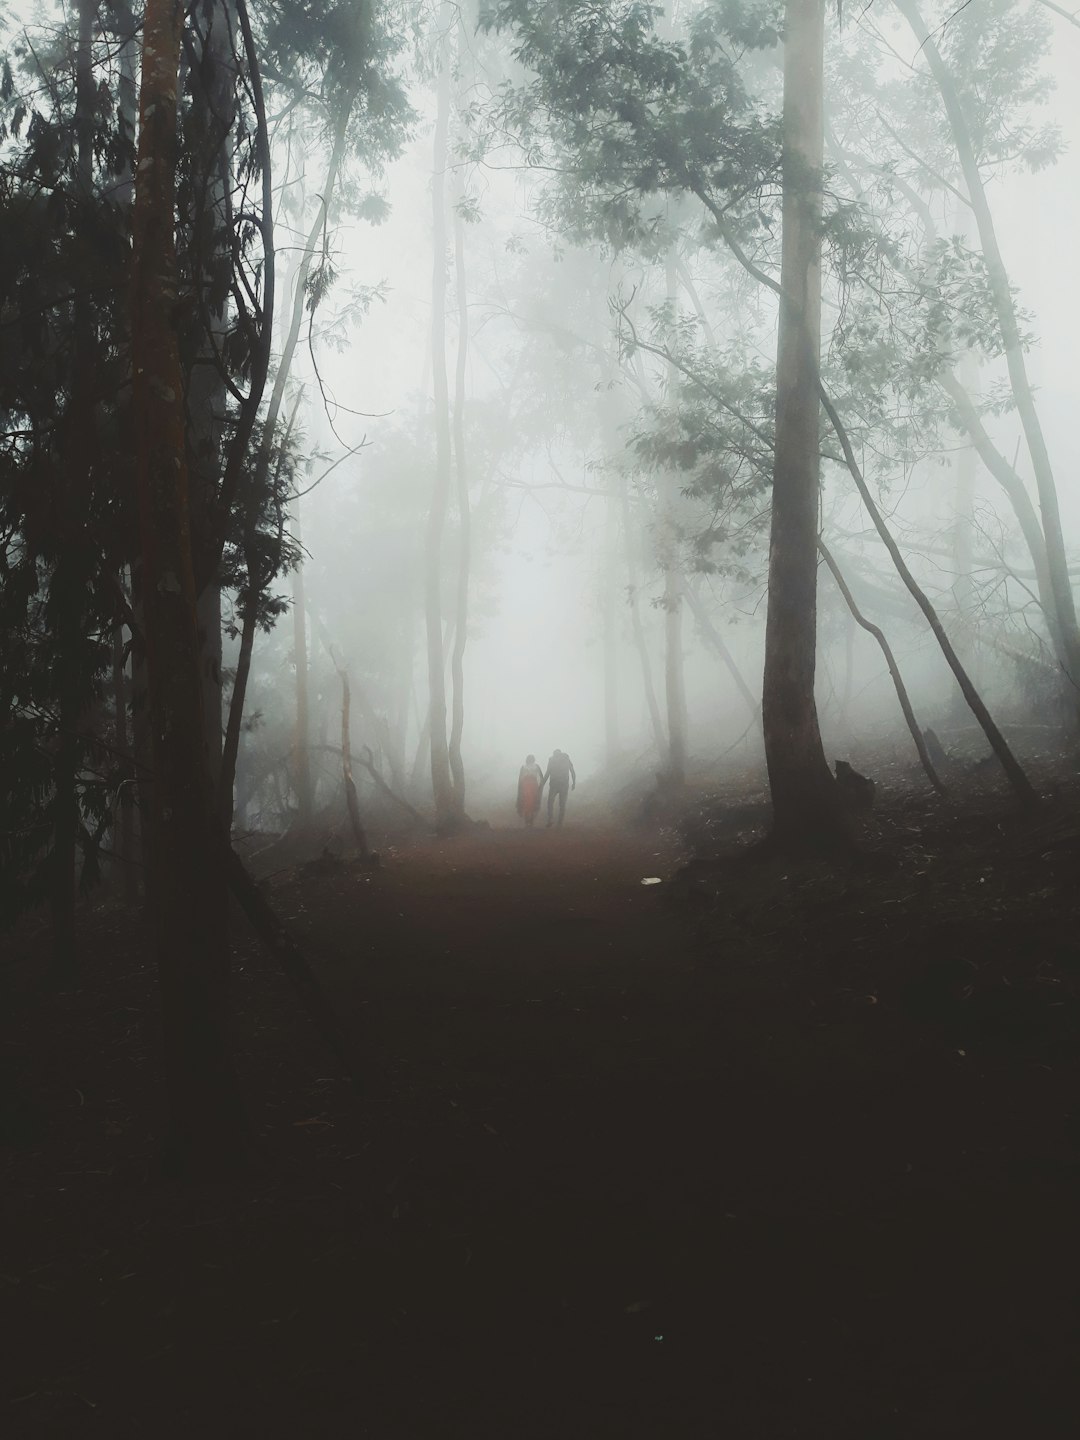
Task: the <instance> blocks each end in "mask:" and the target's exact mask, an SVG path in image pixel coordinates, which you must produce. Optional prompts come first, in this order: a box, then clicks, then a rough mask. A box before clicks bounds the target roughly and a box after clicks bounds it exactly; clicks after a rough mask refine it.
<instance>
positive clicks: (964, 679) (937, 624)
mask: <svg viewBox="0 0 1080 1440" xmlns="http://www.w3.org/2000/svg"><path fill="white" fill-rule="evenodd" d="M819 395H820V398H821V402H822V404H823V405H824V406H825V410H826V413H827V414H828V416H829V419H830V421H831V422H832V426H833V429H834V430H835V431H836V437H837V439H838V440H839V441H840V447H841V449H842V450H843V452H844V459H845V460H846V461H847V467H848V471H849V472H850V474H851V478H852V479H853V480H854V481H855V486H856V489H857V490H858V492H859V495H860V496H861V498H862V502H863V504H864V505H865V506H866V509H867V511H868V512H869V515H870V519H871V520H872V521H873V522H874V529H875V530H876V531H877V532H878V534H879V535H880V536H881V539H882V540H883V541H884V543H885V548H886V549H887V550H888V552H889V554H890V556H891V557H892V562H893V564H894V565H895V566H896V571H897V574H898V575H899V576H900V578H901V580H903V582H904V584H905V585H906V586H907V589H908V593H909V594H910V595H911V597H912V599H913V600H914V601H915V603H916V605H918V607H919V609H920V610H921V611H922V612H923V615H924V616H925V617H926V620H927V623H928V624H929V626H930V629H931V631H932V632H933V635H934V638H935V639H936V640H937V642H938V646H939V648H940V650H941V653H942V655H944V657H945V663H946V664H947V665H948V666H949V669H950V670H951V671H952V672H953V675H954V676H955V677H956V683H957V684H958V685H959V686H960V691H961V693H962V694H963V697H964V699H965V700H966V701H967V703H968V706H969V708H970V709H971V712H972V714H973V715H974V716H975V718H976V720H977V721H978V722H979V724H980V725H981V726H982V730H983V734H984V735H985V736H986V738H987V740H988V741H989V742H990V748H991V749H992V750H993V752H994V754H995V755H996V756H997V758H998V760H999V761H1000V762H1001V768H1002V769H1003V770H1004V771H1005V774H1006V776H1007V777H1008V780H1009V784H1010V785H1011V786H1012V787H1013V791H1014V792H1015V794H1016V796H1017V798H1018V799H1019V801H1020V803H1021V804H1022V805H1025V806H1028V805H1034V804H1035V803H1036V802H1037V800H1038V796H1037V795H1036V793H1035V791H1034V789H1033V788H1032V785H1031V781H1030V780H1029V779H1028V778H1027V776H1026V775H1025V774H1024V771H1023V770H1022V769H1021V767H1020V765H1019V764H1018V763H1017V760H1016V757H1015V756H1014V755H1013V753H1012V751H1011V750H1010V749H1009V746H1008V744H1007V743H1006V741H1005V737H1004V736H1003V735H1002V733H1001V731H1000V730H999V729H998V727H997V725H996V724H995V723H994V719H993V717H992V715H991V714H990V712H989V710H988V709H987V708H986V705H985V703H984V701H983V698H982V696H981V695H980V694H979V692H978V690H977V689H976V688H975V686H974V685H973V684H972V682H971V677H970V676H969V675H968V673H967V671H966V670H965V669H964V667H963V665H962V664H961V663H960V658H959V656H958V655H957V653H956V651H955V650H954V649H953V647H952V644H951V643H950V641H949V637H948V635H947V634H946V633H945V627H944V626H943V625H942V623H941V620H940V618H939V616H938V613H937V611H936V610H935V609H934V607H933V605H931V603H930V600H929V598H928V596H927V595H926V592H925V591H924V590H923V589H922V587H921V586H920V585H919V584H918V582H917V581H916V579H915V577H914V575H912V573H911V571H910V570H909V569H908V567H907V564H906V563H905V561H904V557H903V556H902V555H901V554H900V548H899V546H898V545H897V543H896V541H895V540H894V539H893V537H892V535H891V534H890V532H889V527H888V526H887V525H886V524H885V521H884V519H883V518H882V514H881V511H880V510H879V509H878V507H877V505H876V503H875V501H874V497H873V496H872V495H871V494H870V490H869V488H868V486H867V484H866V480H865V478H864V476H863V473H862V471H861V469H860V468H859V463H858V461H857V460H856V459H855V451H854V450H853V449H852V445H851V440H850V438H849V437H848V433H847V431H846V430H845V429H844V426H843V423H842V422H841V420H840V416H839V415H838V414H837V412H836V406H835V405H834V404H833V403H832V401H831V400H830V399H829V397H828V395H827V394H826V393H825V391H824V389H822V388H820V387H819Z"/></svg>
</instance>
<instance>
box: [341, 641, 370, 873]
mask: <svg viewBox="0 0 1080 1440" xmlns="http://www.w3.org/2000/svg"><path fill="white" fill-rule="evenodd" d="M334 664H335V668H336V669H337V672H338V677H339V679H340V680H341V772H342V778H343V779H344V781H345V808H346V810H347V811H348V814H349V825H350V827H351V829H352V833H353V840H354V841H355V842H356V848H357V849H358V850H359V852H360V855H361V858H362V859H364V860H368V859H370V858H371V847H370V846H369V845H368V838H367V832H366V831H365V830H364V826H363V822H362V821H361V819H360V801H359V799H358V798H357V794H356V782H355V780H354V779H353V772H352V735H351V726H350V713H351V706H350V695H349V675H348V672H347V671H346V670H345V669H344V667H343V666H341V665H338V664H337V662H336V661H335V662H334Z"/></svg>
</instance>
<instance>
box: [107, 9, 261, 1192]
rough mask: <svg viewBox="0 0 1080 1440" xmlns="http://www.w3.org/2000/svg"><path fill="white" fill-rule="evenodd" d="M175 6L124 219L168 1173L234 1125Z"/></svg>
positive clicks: (213, 1149) (161, 37) (228, 1150)
mask: <svg viewBox="0 0 1080 1440" xmlns="http://www.w3.org/2000/svg"><path fill="white" fill-rule="evenodd" d="M182 23H183V10H182V8H181V7H180V6H178V5H176V4H175V3H173V0H148V3H147V5H146V11H145V17H144V23H143V67H142V84H141V93H140V128H139V160H138V165H137V166H136V186H135V210H134V217H133V227H134V236H133V251H132V306H131V343H132V362H133V364H132V369H133V380H134V396H133V408H134V415H135V427H136V435H137V451H136V479H137V492H138V497H139V517H140V530H141V541H142V545H141V548H142V582H143V583H142V602H143V613H144V616H145V624H146V646H147V670H148V676H149V686H150V720H151V734H152V744H153V758H154V783H153V786H152V791H153V823H154V843H153V847H152V858H153V862H154V884H153V888H152V897H153V912H154V919H155V921H156V951H157V958H158V969H159V974H160V980H161V996H162V1020H163V1028H164V1041H165V1073H166V1090H167V1099H168V1132H169V1133H168V1147H167V1148H168V1154H169V1159H170V1162H171V1164H172V1166H173V1167H174V1168H175V1169H176V1170H177V1171H179V1172H181V1173H192V1172H207V1171H212V1170H217V1169H220V1168H221V1167H222V1166H224V1165H227V1164H229V1163H231V1162H232V1161H233V1160H234V1159H235V1157H236V1153H237V1149H238V1145H239V1141H240V1135H241V1121H242V1117H241V1108H240V1100H239V1089H238V1085H237V1079H236V1073H235V1068H234V1065H233V1058H232V1048H231V1037H230V1029H231V1014H230V1003H229V991H228V948H227V945H226V943H225V922H226V917H227V891H226V876H225V872H224V868H223V866H222V864H221V857H220V851H221V848H222V847H221V830H220V827H219V825H218V823H217V818H216V815H215V812H214V803H213V788H212V785H211V782H210V773H209V762H208V754H207V743H206V736H205V726H204V714H203V708H202V695H201V682H202V667H201V663H200V650H199V640H198V630H197V625H196V616H195V581H194V572H193V567H192V556H191V539H190V533H189V529H188V494H187V451H186V445H185V435H184V428H185V415H184V394H183V379H182V375H181V371H180V359H179V352H178V346H177V337H176V332H175V330H174V328H173V324H174V319H173V317H174V315H175V311H176V304H177V269H176V252H175V245H174V238H173V236H174V202H175V188H176V181H175V166H176V151H177V134H176V115H177V93H176V92H177V71H178V67H179V58H180V33H181V26H182Z"/></svg>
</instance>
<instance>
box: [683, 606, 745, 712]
mask: <svg viewBox="0 0 1080 1440" xmlns="http://www.w3.org/2000/svg"><path fill="white" fill-rule="evenodd" d="M683 593H684V594H685V596H686V602H687V604H688V605H689V606H690V609H691V611H692V612H693V616H694V619H695V620H696V621H697V623H698V625H699V626H700V627H701V630H702V633H703V634H704V636H705V638H706V640H708V642H709V644H710V645H711V646H712V648H713V649H714V650H715V651H716V653H717V655H718V656H719V658H720V659H721V660H722V661H723V663H724V666H725V668H726V669H727V672H728V674H729V675H730V676H731V678H732V680H734V682H735V688H736V690H738V692H739V694H740V695H741V696H742V698H743V699H744V700H745V701H746V704H747V706H748V707H749V710H750V713H751V715H756V714H757V712H758V711H759V710H760V709H761V702H760V701H759V700H758V698H757V696H756V695H755V694H754V692H753V691H752V690H751V689H750V686H749V685H748V684H747V683H746V680H745V679H744V678H743V673H742V671H741V670H740V669H739V667H738V665H736V663H735V657H734V655H732V653H731V651H730V650H729V648H728V645H727V642H726V641H725V640H724V637H723V635H722V634H721V633H720V631H719V630H718V629H717V627H716V626H715V625H714V624H713V622H712V618H711V616H710V615H709V612H708V611H707V610H706V609H705V606H704V605H703V604H702V600H701V596H700V595H697V594H695V593H694V590H693V589H692V587H691V586H689V585H687V587H686V589H685V591H684V592H683Z"/></svg>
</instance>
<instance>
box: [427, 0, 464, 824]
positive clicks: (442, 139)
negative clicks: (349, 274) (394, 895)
mask: <svg viewBox="0 0 1080 1440" xmlns="http://www.w3.org/2000/svg"><path fill="white" fill-rule="evenodd" d="M439 13H440V30H441V32H442V34H443V36H444V37H445V36H447V35H448V34H449V30H450V26H451V22H452V20H453V6H452V5H450V4H448V3H445V0H444V4H443V5H442V7H441V9H440V12H439ZM438 64H439V75H438V86H437V94H436V113H435V143H434V151H433V157H432V175H431V235H432V249H433V251H434V263H433V266H432V279H431V368H432V378H433V385H434V392H435V477H434V484H433V487H432V494H431V510H430V512H429V515H428V527H427V544H426V553H425V614H426V619H427V648H428V689H429V693H430V697H431V708H430V721H431V788H432V793H433V796H434V801H435V826H436V829H437V830H446V829H448V828H452V827H453V825H454V823H455V821H456V819H457V807H456V803H455V796H454V786H453V779H452V776H451V773H450V754H449V748H448V745H447V739H446V677H445V674H444V669H445V663H444V658H443V657H444V651H443V633H442V545H443V532H444V530H445V527H446V511H447V506H448V503H449V497H450V396H449V388H448V385H447V379H446V161H447V150H448V145H447V141H448V136H449V130H450V54H449V43H448V41H447V40H446V39H444V40H443V43H442V47H441V54H440V56H439V61H438Z"/></svg>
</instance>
